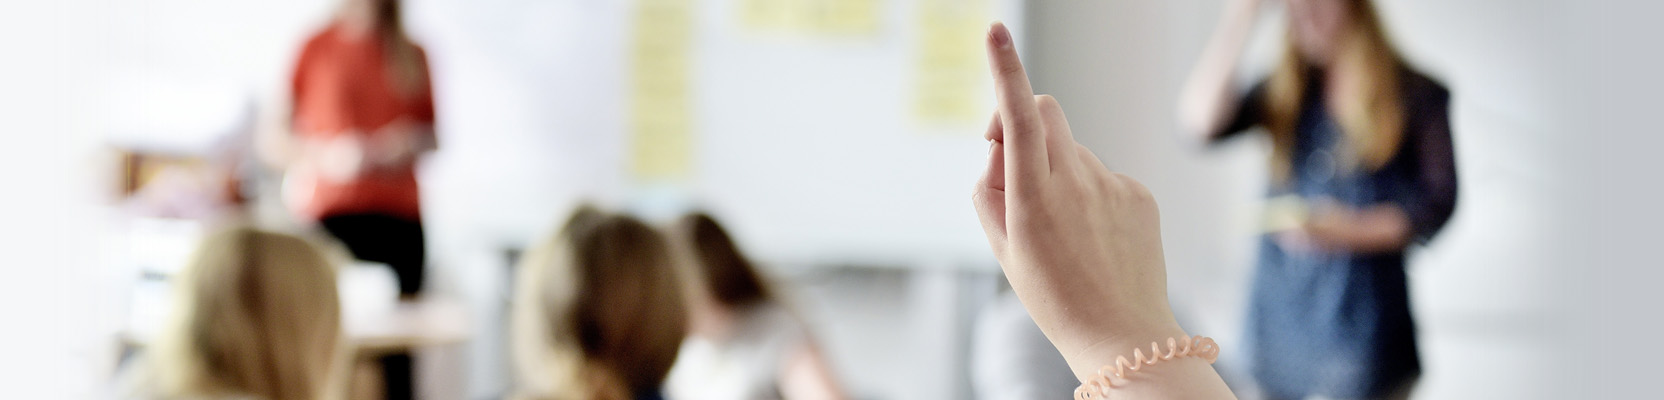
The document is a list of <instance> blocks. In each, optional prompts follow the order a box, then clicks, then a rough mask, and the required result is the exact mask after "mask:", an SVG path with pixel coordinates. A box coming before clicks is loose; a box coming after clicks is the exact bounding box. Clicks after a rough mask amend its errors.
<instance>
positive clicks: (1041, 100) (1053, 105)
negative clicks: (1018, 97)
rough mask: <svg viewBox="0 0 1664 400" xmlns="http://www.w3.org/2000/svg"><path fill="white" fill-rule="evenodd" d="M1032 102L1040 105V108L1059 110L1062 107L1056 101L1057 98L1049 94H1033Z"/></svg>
mask: <svg viewBox="0 0 1664 400" xmlns="http://www.w3.org/2000/svg"><path fill="white" fill-rule="evenodd" d="M1034 104H1035V105H1038V106H1040V109H1041V110H1060V109H1062V108H1063V105H1062V104H1059V103H1058V102H1057V98H1056V97H1052V95H1049V94H1042V95H1036V96H1034Z"/></svg>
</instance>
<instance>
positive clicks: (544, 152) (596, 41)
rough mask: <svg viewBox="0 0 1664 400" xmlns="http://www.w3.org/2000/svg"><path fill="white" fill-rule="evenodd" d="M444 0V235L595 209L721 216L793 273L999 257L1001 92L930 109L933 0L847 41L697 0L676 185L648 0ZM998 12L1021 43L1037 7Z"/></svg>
mask: <svg viewBox="0 0 1664 400" xmlns="http://www.w3.org/2000/svg"><path fill="white" fill-rule="evenodd" d="M430 1H431V3H427V4H424V8H425V9H426V11H425V15H423V16H422V18H420V19H419V20H418V21H421V22H418V23H419V24H425V26H423V27H422V28H423V29H426V30H427V32H423V33H425V34H426V36H427V37H420V39H423V40H424V42H425V43H429V47H430V48H429V53H430V56H431V57H432V58H434V61H433V62H434V64H435V66H434V69H435V85H436V90H437V91H438V92H439V93H438V95H439V96H440V97H441V98H440V99H439V103H438V106H439V112H440V114H441V116H440V127H439V128H440V135H441V137H440V140H441V150H440V151H439V152H438V153H436V156H435V157H434V160H431V161H432V162H430V163H429V164H430V165H426V166H424V168H425V169H426V170H425V171H424V172H423V174H424V176H423V178H424V180H425V181H424V193H423V196H424V201H426V204H425V206H426V207H427V210H425V211H424V212H427V213H429V214H430V216H429V219H430V221H431V222H430V225H441V226H436V227H435V228H434V229H430V231H434V232H435V233H434V235H436V236H438V235H447V234H450V235H472V234H464V233H458V232H468V231H470V230H484V231H487V232H489V233H486V234H487V235H497V236H500V237H502V238H504V239H505V240H510V241H513V240H517V239H510V238H519V237H524V238H526V239H525V240H529V238H530V237H535V236H536V235H539V234H545V233H547V231H548V229H549V227H550V226H551V225H550V224H552V223H553V221H554V220H555V219H558V218H560V217H561V216H563V215H564V213H565V212H566V209H567V207H570V205H571V204H572V203H573V202H576V201H578V199H594V200H600V201H602V202H606V203H613V204H621V205H622V207H624V208H628V209H631V210H634V211H637V212H639V213H641V214H643V215H645V216H647V217H649V218H650V219H656V220H660V221H663V220H666V219H668V218H670V217H673V216H674V215H675V214H678V213H680V212H682V211H685V210H689V209H695V208H699V209H705V210H709V211H711V212H712V213H713V214H715V215H716V216H717V217H718V218H720V219H721V220H722V221H723V222H724V224H725V225H727V226H728V228H729V229H730V230H731V231H732V232H733V233H734V235H735V236H737V237H738V239H739V240H740V241H741V243H742V245H743V246H744V248H745V250H746V251H747V252H748V253H751V254H752V255H753V256H754V257H757V258H759V259H761V260H763V261H765V262H769V263H774V264H790V265H824V264H861V265H881V266H882V265H894V266H913V265H979V266H986V267H992V266H993V265H994V264H993V261H992V258H991V256H990V255H989V250H988V248H987V241H986V239H985V238H984V236H983V234H982V231H981V228H980V226H979V225H978V223H977V218H976V215H975V212H974V210H973V208H972V206H971V203H970V193H971V189H972V185H973V184H974V182H975V180H976V178H977V177H978V175H979V174H980V173H981V171H982V169H983V167H984V164H985V162H986V157H987V143H986V142H985V141H983V140H982V133H983V130H984V129H985V128H986V126H987V122H988V118H989V116H991V112H992V105H993V102H992V99H993V92H992V89H991V88H989V89H987V90H982V91H979V93H986V97H985V98H982V99H980V100H979V101H980V102H981V103H980V104H983V105H984V108H986V110H987V111H986V112H981V113H979V115H983V116H982V117H977V118H974V119H965V120H960V121H955V122H940V121H936V122H932V121H926V120H921V119H920V118H917V117H915V115H914V113H913V102H914V100H915V97H914V96H915V95H916V93H915V92H916V90H917V86H916V85H915V82H914V80H915V78H916V76H917V74H918V73H920V72H919V68H918V67H917V64H916V63H917V62H918V57H917V53H916V52H917V51H918V43H917V42H918V40H916V39H917V36H916V35H917V34H918V29H915V28H916V25H918V24H917V21H919V16H918V15H916V14H917V12H918V10H919V8H920V7H919V3H918V2H919V1H921V0H898V1H882V0H879V1H878V2H877V3H878V4H880V9H881V14H880V17H881V23H880V24H879V28H878V30H877V31H876V33H873V34H870V35H845V36H835V35H794V34H781V33H779V32H771V31H766V30H758V29H755V27H748V26H746V25H745V24H744V23H743V21H740V15H741V13H740V12H739V10H738V9H737V7H739V6H741V4H740V2H741V1H745V0H705V1H696V2H695V3H696V4H698V6H697V7H698V8H697V12H696V16H695V18H694V23H693V30H694V31H693V39H692V40H693V48H692V52H691V53H690V54H691V57H692V61H691V63H690V67H691V71H690V73H691V75H690V76H691V87H690V89H691V96H692V97H691V99H692V101H691V106H692V107H693V109H694V112H693V114H692V115H693V117H692V120H691V124H692V125H691V126H692V132H693V135H694V136H693V141H692V146H691V147H690V148H689V149H688V151H690V152H691V153H692V160H691V162H690V164H689V167H690V168H689V169H688V173H687V175H686V176H685V177H683V178H681V179H678V180H672V181H644V180H641V179H637V178H636V177H633V176H632V174H631V172H630V170H629V166H630V160H629V159H628V157H629V153H630V152H629V149H628V147H629V146H630V144H629V143H628V140H627V136H628V135H627V130H628V126H629V120H630V118H631V116H630V115H629V111H628V107H626V106H625V105H624V104H623V103H625V102H627V101H629V99H627V98H625V97H626V96H624V95H623V93H625V92H626V85H627V82H628V78H629V76H628V69H627V68H628V67H629V60H628V57H629V51H628V49H625V48H624V47H626V46H628V44H629V40H628V34H629V32H630V29H629V26H628V24H629V23H631V22H632V19H631V13H630V12H631V9H630V7H629V5H628V4H627V3H628V2H597V1H582V0H571V1H566V2H540V3H536V5H533V4H534V3H531V2H521V1H513V0H488V1H483V2H466V4H462V3H464V2H460V1H450V2H441V0H430ZM988 1H990V2H991V5H992V6H991V8H990V13H991V14H992V15H991V17H992V18H991V20H992V19H999V20H1003V21H1007V24H1008V25H1009V26H1011V28H1012V29H1013V30H1014V32H1016V33H1017V34H1018V35H1019V40H1021V33H1022V32H1023V30H1022V26H1021V25H1022V24H1021V14H1020V13H1021V4H1020V2H1019V1H1017V0H988ZM621 3H624V4H621ZM413 29H415V28H413ZM419 36H420V34H419ZM970 39H971V40H980V39H981V36H980V35H978V36H977V37H975V38H970ZM503 41H509V43H508V44H504V43H502V42H503ZM485 42H491V44H485ZM528 104H530V105H528ZM436 219H438V220H441V221H433V220H436ZM444 220H448V221H452V222H444ZM444 225H449V226H451V227H456V228H458V229H446V228H444V227H443V226H444ZM467 225H479V226H471V227H470V226H467ZM447 230H449V231H450V233H446V231H447Z"/></svg>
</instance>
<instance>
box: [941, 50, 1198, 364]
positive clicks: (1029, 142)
mask: <svg viewBox="0 0 1664 400" xmlns="http://www.w3.org/2000/svg"><path fill="white" fill-rule="evenodd" d="M987 46H988V59H989V62H990V63H991V66H992V70H993V71H994V81H995V84H994V86H995V90H996V92H997V94H998V97H999V101H998V103H999V107H998V112H997V113H996V115H995V116H994V121H993V123H992V124H991V125H990V126H989V127H988V133H987V139H988V140H989V145H990V146H991V148H990V151H989V153H990V156H989V160H988V169H987V171H986V172H985V173H984V175H983V177H982V179H981V181H979V182H978V183H977V186H976V190H975V194H974V195H973V196H972V198H973V201H974V202H975V203H976V209H977V214H978V215H979V216H980V217H981V220H982V227H983V231H984V232H986V233H987V235H988V243H989V245H990V246H992V247H993V250H994V255H995V257H997V258H998V259H999V261H1000V266H1001V267H1002V269H1004V271H1005V275H1006V277H1007V278H1008V280H1009V281H1010V282H1011V286H1012V287H1013V288H1014V289H1015V290H1016V293H1017V296H1018V298H1020V299H1021V300H1022V302H1023V304H1024V306H1025V307H1027V308H1028V309H1029V312H1030V313H1031V314H1032V315H1033V316H1034V321H1035V322H1036V323H1037V324H1039V326H1040V328H1041V330H1042V331H1044V332H1045V333H1046V337H1047V338H1049V339H1050V340H1051V341H1052V344H1053V345H1055V346H1057V348H1058V350H1059V351H1060V352H1062V354H1063V356H1064V357H1065V358H1066V359H1067V360H1068V361H1069V365H1070V367H1071V368H1072V369H1073V370H1074V372H1075V375H1076V376H1077V377H1080V378H1085V377H1087V376H1089V375H1090V374H1093V373H1095V371H1097V369H1098V368H1099V367H1101V366H1103V365H1105V364H1106V363H1107V362H1105V361H1104V360H1106V358H1105V357H1104V356H1105V355H1107V356H1108V357H1107V360H1113V359H1114V356H1115V355H1118V354H1125V353H1127V352H1130V351H1131V350H1132V348H1133V347H1139V346H1142V347H1145V348H1147V347H1149V343H1150V342H1151V341H1156V340H1162V341H1165V340H1166V338H1168V337H1178V336H1182V335H1184V332H1182V331H1181V330H1180V329H1179V326H1178V323H1177V322H1175V320H1174V318H1173V313H1172V310H1171V308H1170V307H1169V306H1168V303H1167V271H1166V266H1165V261H1163V258H1162V249H1161V229H1160V225H1161V221H1160V217H1159V212H1158V211H1157V209H1156V202H1155V200H1154V198H1152V197H1151V194H1150V192H1149V190H1148V189H1146V188H1145V187H1144V185H1143V184H1140V183H1139V182H1138V181H1137V180H1134V179H1132V178H1129V177H1127V176H1124V175H1121V174H1117V173H1114V172H1110V171H1109V169H1108V168H1105V167H1104V164H1103V162H1101V161H1099V160H1098V158H1097V156H1095V155H1093V154H1092V152H1091V151H1090V150H1087V149H1086V147H1084V146H1081V145H1080V144H1079V143H1076V142H1075V140H1074V136H1073V134H1072V133H1071V131H1070V129H1069V122H1068V120H1067V119H1065V118H1064V115H1063V109H1062V107H1061V106H1060V105H1059V104H1058V102H1057V100H1055V99H1053V98H1052V97H1051V96H1045V95H1042V96H1035V95H1034V94H1033V90H1032V89H1031V88H1030V87H1029V81H1028V75H1027V74H1026V73H1025V72H1024V70H1023V65H1022V61H1020V60H1018V58H1017V50H1016V47H1015V45H1014V44H1013V41H1012V39H1011V34H1010V32H1009V31H1008V30H1007V29H1006V28H1005V26H1004V25H1002V24H999V23H996V24H994V26H993V28H992V29H991V30H990V32H989V35H988V44H987ZM1203 366H1204V367H1205V365H1203ZM1214 379H1217V378H1214Z"/></svg>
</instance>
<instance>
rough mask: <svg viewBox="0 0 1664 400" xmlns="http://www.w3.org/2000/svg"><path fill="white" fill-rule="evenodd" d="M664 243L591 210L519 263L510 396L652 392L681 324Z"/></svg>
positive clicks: (594, 397)
mask: <svg viewBox="0 0 1664 400" xmlns="http://www.w3.org/2000/svg"><path fill="white" fill-rule="evenodd" d="M668 246H669V244H668V243H667V242H666V240H665V239H664V237H663V236H662V235H661V234H660V233H659V232H658V231H656V230H654V229H653V228H651V227H649V226H647V225H646V224H643V223H642V222H640V221H637V220H636V219H634V218H630V217H627V216H621V215H613V214H608V213H605V212H602V211H599V210H597V209H595V208H592V207H583V208H581V209H579V211H578V212H577V213H575V214H574V215H573V216H572V218H571V219H569V220H568V221H567V222H566V224H564V225H563V226H562V228H561V230H560V232H559V233H558V234H556V235H554V236H553V237H551V238H549V239H547V240H545V241H544V242H542V243H540V244H538V245H537V246H535V247H533V248H532V249H530V250H529V251H528V252H527V253H526V255H525V257H524V259H523V260H522V262H521V263H520V271H519V276H518V277H517V286H516V288H515V295H514V296H515V297H514V306H513V317H512V318H513V321H512V327H511V329H510V332H511V335H513V336H512V338H511V339H512V341H513V348H514V351H513V353H514V357H515V359H514V361H515V367H516V368H515V369H516V372H517V374H518V375H517V376H518V378H519V381H520V382H518V385H519V386H520V390H519V393H518V394H517V397H520V398H536V399H555V400H628V399H630V398H632V397H633V396H634V395H636V394H639V393H642V392H644V391H657V390H659V386H660V385H661V384H662V383H663V381H664V378H665V375H666V374H668V373H669V371H670V367H671V365H672V364H673V363H674V362H675V360H676V353H677V351H678V349H679V348H680V347H681V343H682V338H683V337H684V336H686V334H687V317H686V311H685V306H684V304H683V298H682V294H681V288H680V286H679V281H680V280H679V279H678V277H677V276H676V275H675V274H676V271H675V268H674V264H673V262H674V261H673V260H672V256H671V252H670V249H669V247H668Z"/></svg>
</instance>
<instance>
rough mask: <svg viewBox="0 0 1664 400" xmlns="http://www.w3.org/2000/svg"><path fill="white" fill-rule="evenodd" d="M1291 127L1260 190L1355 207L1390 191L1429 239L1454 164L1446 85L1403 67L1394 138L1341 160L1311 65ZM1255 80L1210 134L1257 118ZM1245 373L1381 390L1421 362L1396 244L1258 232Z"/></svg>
mask: <svg viewBox="0 0 1664 400" xmlns="http://www.w3.org/2000/svg"><path fill="white" fill-rule="evenodd" d="M1311 74H1312V76H1309V77H1308V79H1307V82H1309V83H1311V84H1309V85H1308V87H1307V91H1306V94H1305V96H1304V98H1303V102H1302V104H1303V105H1302V112H1301V115H1300V117H1299V120H1298V123H1297V125H1296V129H1295V140H1294V148H1293V150H1292V152H1291V154H1290V157H1289V160H1290V165H1289V167H1290V168H1289V169H1288V176H1287V178H1286V180H1283V181H1281V182H1280V183H1276V184H1273V186H1272V188H1271V190H1269V191H1268V195H1270V196H1283V195H1290V194H1294V195H1298V196H1300V197H1302V198H1305V199H1332V200H1334V201H1336V202H1339V203H1341V204H1344V205H1347V206H1350V207H1354V208H1363V207H1369V206H1372V205H1377V204H1382V203H1391V204H1396V205H1398V206H1399V207H1400V208H1401V209H1402V210H1404V212H1405V213H1406V214H1407V215H1408V216H1409V219H1410V225H1411V227H1412V230H1413V231H1414V235H1415V240H1416V241H1417V242H1425V241H1426V240H1428V239H1430V238H1431V237H1432V236H1433V235H1434V234H1435V233H1437V232H1438V230H1439V229H1440V228H1441V227H1442V226H1443V225H1444V223H1445V221H1447V220H1448V219H1449V217H1450V214H1451V212H1452V211H1453V210H1454V209H1455V203H1456V172H1455V161H1454V155H1453V153H1454V152H1453V149H1452V144H1451V138H1450V122H1449V121H1450V120H1449V111H1448V109H1449V99H1450V94H1449V92H1448V91H1447V90H1445V89H1444V87H1442V86H1440V85H1439V84H1438V83H1436V82H1433V81H1432V80H1431V79H1428V78H1426V77H1424V76H1421V75H1420V74H1417V73H1415V72H1413V71H1408V70H1405V71H1403V74H1401V76H1402V78H1403V79H1401V83H1402V84H1403V86H1402V87H1403V91H1402V92H1401V93H1402V94H1403V96H1404V99H1405V100H1404V101H1405V103H1404V105H1405V118H1406V120H1405V122H1406V124H1405V132H1404V136H1403V142H1402V143H1401V145H1400V148H1399V150H1398V152H1397V153H1396V154H1395V155H1394V157H1393V158H1392V159H1391V160H1390V161H1388V162H1387V164H1385V165H1384V166H1382V167H1381V168H1379V169H1377V170H1374V171H1369V170H1367V169H1364V168H1361V167H1358V168H1346V167H1343V165H1346V163H1345V162H1343V160H1342V159H1341V158H1340V157H1348V156H1349V154H1350V153H1347V152H1350V151H1351V150H1349V149H1348V148H1347V147H1346V143H1345V136H1344V134H1343V132H1342V131H1341V128H1340V125H1339V124H1338V123H1337V122H1336V120H1335V119H1334V118H1333V117H1332V116H1331V115H1330V114H1329V112H1328V111H1327V110H1326V107H1325V106H1324V104H1325V103H1324V98H1323V93H1324V92H1323V89H1322V86H1321V82H1322V81H1323V79H1321V73H1320V72H1318V71H1312V72H1311ZM1264 88H1265V84H1264V83H1261V84H1259V85H1256V86H1255V88H1254V90H1252V91H1250V93H1249V94H1248V96H1247V97H1245V98H1244V102H1243V104H1242V105H1241V106H1240V107H1239V108H1238V111H1237V116H1236V118H1234V119H1233V122H1232V123H1231V124H1230V126H1229V127H1228V128H1227V129H1226V130H1225V133H1224V134H1222V135H1218V136H1219V137H1228V136H1231V135H1232V134H1233V133H1236V132H1242V131H1245V130H1247V129H1248V128H1252V127H1253V126H1255V125H1259V124H1261V123H1262V122H1263V120H1264V118H1263V112H1264V107H1263V105H1262V104H1260V103H1262V100H1261V99H1262V98H1263V96H1264V93H1265V89H1264ZM1247 315H1248V318H1249V320H1248V324H1247V326H1248V330H1247V336H1248V337H1247V339H1248V350H1249V353H1250V354H1251V360H1250V361H1251V364H1252V365H1253V375H1254V377H1255V378H1256V379H1257V380H1258V381H1259V383H1260V386H1261V388H1262V389H1263V390H1265V391H1266V394H1267V395H1269V396H1270V397H1272V398H1300V397H1304V396H1308V395H1324V396H1330V397H1340V398H1367V397H1376V396H1381V395H1385V394H1387V393H1390V392H1391V391H1393V390H1394V389H1397V388H1399V387H1400V386H1402V385H1403V384H1405V383H1407V382H1408V380H1409V379H1411V378H1414V377H1415V376H1416V375H1418V374H1419V372H1420V371H1421V363H1420V359H1419V357H1418V356H1417V354H1416V353H1417V346H1416V340H1415V321H1414V320H1413V319H1412V318H1411V316H1410V299H1409V288H1408V286H1407V282H1406V279H1405V271H1404V254H1403V252H1402V251H1397V252H1389V253H1376V254H1348V253H1314V252H1288V251H1285V250H1284V249H1283V248H1282V246H1280V245H1278V244H1277V243H1275V242H1274V241H1273V240H1272V237H1271V236H1270V235H1267V236H1265V237H1263V238H1262V239H1261V240H1260V246H1259V259H1258V266H1257V267H1256V271H1255V274H1254V282H1253V288H1252V291H1251V300H1250V304H1249V309H1248V313H1247Z"/></svg>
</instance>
